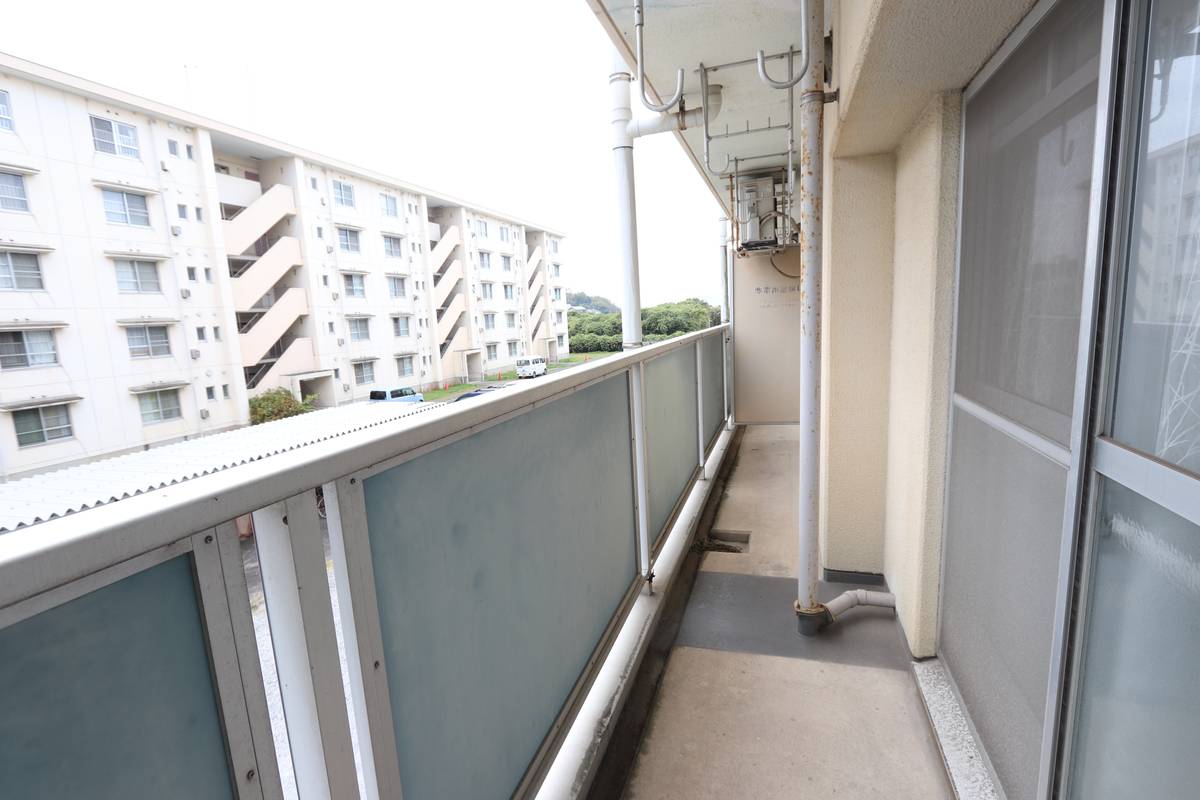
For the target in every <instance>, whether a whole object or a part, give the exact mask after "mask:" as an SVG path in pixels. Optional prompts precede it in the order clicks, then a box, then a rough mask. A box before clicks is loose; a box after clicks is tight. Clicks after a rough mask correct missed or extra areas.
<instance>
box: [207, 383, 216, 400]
mask: <svg viewBox="0 0 1200 800" xmlns="http://www.w3.org/2000/svg"><path fill="white" fill-rule="evenodd" d="M204 396H205V398H207V399H209V400H216V399H217V387H215V386H205V387H204Z"/></svg>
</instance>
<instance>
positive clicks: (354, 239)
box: [337, 228, 361, 253]
mask: <svg viewBox="0 0 1200 800" xmlns="http://www.w3.org/2000/svg"><path fill="white" fill-rule="evenodd" d="M337 232H338V249H339V250H341V251H342V252H343V253H357V252H359V251H360V250H361V248H360V246H359V243H358V231H356V230H353V229H352V228H338V229H337Z"/></svg>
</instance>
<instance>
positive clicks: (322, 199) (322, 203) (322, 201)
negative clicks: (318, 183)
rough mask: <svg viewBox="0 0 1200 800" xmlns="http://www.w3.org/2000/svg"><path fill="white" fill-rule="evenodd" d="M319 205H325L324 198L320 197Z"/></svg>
mask: <svg viewBox="0 0 1200 800" xmlns="http://www.w3.org/2000/svg"><path fill="white" fill-rule="evenodd" d="M321 205H325V198H324V197H322V198H321Z"/></svg>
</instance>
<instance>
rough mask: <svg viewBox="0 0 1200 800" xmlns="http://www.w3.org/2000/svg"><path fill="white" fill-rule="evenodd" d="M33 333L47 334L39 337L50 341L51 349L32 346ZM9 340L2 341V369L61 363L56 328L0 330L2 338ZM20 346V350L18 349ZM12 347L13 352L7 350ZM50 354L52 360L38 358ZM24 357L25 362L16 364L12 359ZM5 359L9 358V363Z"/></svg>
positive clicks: (4, 370)
mask: <svg viewBox="0 0 1200 800" xmlns="http://www.w3.org/2000/svg"><path fill="white" fill-rule="evenodd" d="M31 333H37V334H42V333H44V334H46V337H45V338H44V339H42V337H38V338H39V339H41V340H42V342H43V343H44V342H46V341H48V342H49V343H50V347H49V349H46V348H41V349H34V348H32V347H31V342H30V336H29V334H31ZM9 337H11V340H10V341H8V342H3V343H0V371H2V372H8V371H10V370H14V369H40V368H42V367H57V366H60V365H61V363H62V362H61V361H60V360H59V357H58V337H57V336H56V335H55V333H54V328H28V329H26V330H19V331H0V338H2V339H9ZM18 346H19V348H20V351H19V352H18V351H17V349H16V348H17V347H18ZM10 348H11V349H12V352H5V351H6V350H9V349H10ZM46 356H50V358H51V360H38V359H44V358H45V357H46ZM17 358H19V359H23V360H24V362H25V363H23V364H14V363H11V360H12V359H17ZM5 359H9V363H5Z"/></svg>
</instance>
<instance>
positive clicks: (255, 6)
mask: <svg viewBox="0 0 1200 800" xmlns="http://www.w3.org/2000/svg"><path fill="white" fill-rule="evenodd" d="M69 5H70V6H72V7H71V8H70V10H69V11H68V10H67V9H66V8H65V7H64V4H60V3H55V2H43V3H6V4H5V9H4V24H3V25H2V26H0V50H3V51H5V52H8V53H12V54H14V55H17V56H21V57H22V58H27V59H29V60H31V61H35V62H38V63H41V64H45V65H47V66H51V67H54V68H57V69H61V70H63V71H66V72H69V73H72V74H75V75H79V76H82V77H85V78H89V79H91V80H94V81H98V82H100V83H103V84H107V85H110V86H114V87H117V88H120V89H124V90H126V91H129V92H133V93H135V94H139V95H142V96H145V97H148V98H152V99H155V100H159V101H161V102H165V103H168V104H171V105H175V106H179V107H181V108H184V109H187V110H189V111H192V112H195V113H198V114H202V115H204V116H208V117H211V118H213V119H216V120H220V121H222V122H226V123H228V124H232V125H236V126H239V127H242V128H246V129H248V130H251V131H255V132H257V133H261V134H264V135H267V136H270V137H273V138H276V139H280V140H282V141H285V142H289V143H291V144H295V145H298V146H302V147H306V148H309V149H312V150H315V151H316V152H318V153H324V154H326V155H328V156H331V157H334V158H339V159H342V160H345V161H348V162H350V163H353V164H359V165H362V166H364V167H370V168H373V169H376V170H379V171H381V172H384V173H387V174H391V175H395V176H397V177H399V178H403V179H405V180H409V181H412V182H414V183H417V184H421V185H424V186H428V187H430V188H433V189H437V190H440V191H443V192H447V193H449V194H453V195H457V196H460V197H463V198H468V199H470V200H472V201H474V202H478V203H480V204H481V205H485V206H489V207H492V208H495V209H497V210H500V211H504V212H507V213H511V214H514V215H518V216H522V217H525V218H528V219H531V220H534V221H537V222H539V223H541V224H545V225H547V226H549V227H553V228H557V229H561V230H563V231H564V232H565V233H566V234H567V235H568V237H569V239H568V241H567V243H566V246H565V248H564V249H565V254H566V257H567V261H566V267H565V269H564V275H565V277H566V278H567V283H568V285H569V287H570V288H571V289H572V290H582V291H586V292H589V293H593V294H602V295H605V296H607V297H609V298H611V299H612V300H613V301H615V302H617V303H620V301H621V296H620V295H621V291H620V287H621V276H620V272H619V267H618V264H617V258H616V249H615V246H614V241H613V237H614V234H615V230H616V224H615V214H614V213H613V207H614V203H613V186H612V151H611V149H610V147H609V140H608V135H609V134H608V118H609V115H608V105H609V104H608V99H607V95H608V73H609V71H610V66H611V56H610V53H611V45H610V44H609V41H608V39H607V37H606V36H605V34H604V32H603V31H602V30H601V28H600V25H599V23H598V22H597V21H596V19H595V17H594V16H593V14H592V12H591V11H590V9H589V8H588V7H587V5H586V3H584V0H517V2H495V0H455V1H454V2H449V1H447V0H440V1H438V0H435V1H434V2H429V1H426V2H418V0H393V2H383V0H374V1H372V0H339V2H336V3H309V2H277V0H271V2H259V0H250V1H249V2H247V0H240V1H239V2H233V0H205V2H202V3H188V2H175V3H164V2H162V0H124V2H122V3H120V4H119V10H118V9H117V7H114V6H113V5H112V4H105V3H83V2H77V3H70V4H69ZM634 105H635V111H634V113H635V114H637V113H638V111H639V110H640V107H639V104H638V103H637V101H636V99H635V101H634ZM635 154H636V156H635V157H636V159H637V162H636V168H637V178H638V220H639V235H640V239H641V248H640V253H641V270H642V303H643V305H651V304H654V303H659V302H663V301H666V300H679V299H683V298H685V297H689V296H699V297H703V298H705V299H707V300H709V301H710V302H714V303H715V302H716V301H717V298H718V296H719V293H720V275H719V259H718V255H717V247H718V245H717V241H718V239H717V222H716V220H717V219H718V218H719V217H720V216H721V210H720V207H719V206H718V204H717V203H716V201H715V200H714V199H713V198H712V195H711V194H710V193H709V192H708V190H707V189H706V188H705V186H704V183H703V181H702V180H701V179H700V177H699V176H698V175H697V174H696V172H695V170H694V169H693V167H692V165H691V163H690V162H689V161H688V160H687V158H686V156H685V155H684V153H683V150H682V148H681V147H680V146H679V145H678V143H677V142H676V140H675V139H674V137H672V136H670V135H669V134H660V135H658V136H655V137H650V138H648V139H642V140H639V141H638V143H637V145H636V147H635Z"/></svg>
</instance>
